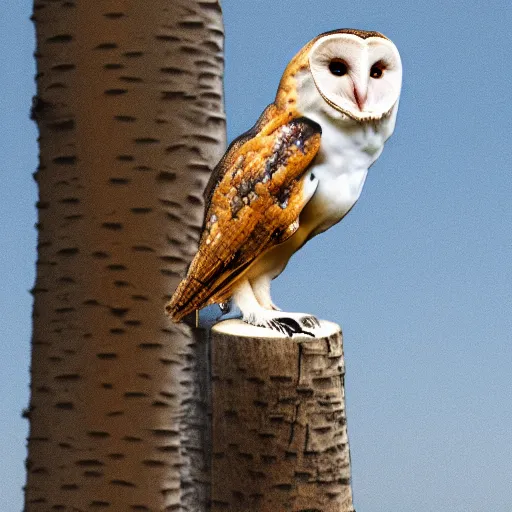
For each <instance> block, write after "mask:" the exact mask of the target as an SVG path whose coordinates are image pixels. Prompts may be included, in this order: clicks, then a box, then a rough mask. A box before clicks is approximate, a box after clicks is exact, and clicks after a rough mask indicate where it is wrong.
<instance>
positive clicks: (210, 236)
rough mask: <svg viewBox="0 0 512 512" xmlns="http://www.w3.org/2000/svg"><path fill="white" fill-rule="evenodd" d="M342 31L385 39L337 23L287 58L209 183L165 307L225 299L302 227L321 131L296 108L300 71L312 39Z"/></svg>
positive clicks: (174, 312) (181, 308)
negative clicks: (270, 97) (197, 227)
mask: <svg viewBox="0 0 512 512" xmlns="http://www.w3.org/2000/svg"><path fill="white" fill-rule="evenodd" d="M337 33H339V34H343V33H345V34H353V35H355V36H358V37H360V38H362V39H367V38H369V37H382V38H384V39H387V38H386V37H385V36H384V35H382V34H380V33H379V32H373V31H364V30H356V29H340V30H334V31H331V32H326V33H324V34H320V35H319V36H318V37H316V38H315V39H313V40H312V41H310V42H309V43H308V44H307V45H305V46H304V47H303V48H302V49H301V50H300V51H299V52H298V53H297V54H296V55H295V57H294V58H293V59H292V60H291V61H290V63H289V64H288V66H287V67H286V69H285V71H284V73H283V76H282V78H281V81H280V83H279V88H278V91H277V94H276V98H275V100H274V103H272V104H270V105H269V106H268V107H267V108H266V109H265V110H264V112H263V113H262V115H261V116H260V118H259V119H258V121H257V122H256V124H255V125H254V126H253V127H252V128H251V129H250V130H249V131H247V132H246V133H244V134H242V135H241V136H240V137H238V138H237V139H235V140H234V141H233V142H232V143H231V145H230V146H229V148H228V150H227V152H226V154H225V155H224V156H223V158H222V159H221V161H220V162H219V163H218V165H217V167H216V168H215V169H214V171H213V173H212V176H211V178H210V181H209V183H208V185H207V186H206V189H205V192H204V197H205V203H206V204H205V212H206V213H205V217H204V222H203V233H202V236H201V241H200V245H199V250H198V253H197V255H196V257H195V258H194V260H193V261H192V264H191V265H190V268H189V271H188V274H187V276H186V278H185V279H184V280H183V281H182V282H181V283H180V285H179V287H178V288H177V290H176V292H175V293H174V295H173V297H172V299H171V301H170V302H169V304H168V305H167V307H166V310H167V312H168V313H169V314H170V316H171V317H172V319H173V320H174V321H180V320H181V319H182V318H183V317H184V316H185V315H187V314H188V313H190V312H192V311H194V310H196V309H200V308H201V307H203V306H205V305H207V304H209V303H213V302H222V301H224V300H226V299H228V298H229V296H230V295H231V292H232V290H233V286H234V285H235V284H236V281H237V280H238V279H239V278H240V277H241V276H242V275H243V274H244V272H245V271H246V270H247V269H248V267H249V266H250V264H251V263H252V262H253V261H254V260H255V259H256V258H257V257H258V256H259V255H261V254H262V252H264V251H265V250H267V249H269V248H271V247H273V246H274V245H276V244H278V243H280V242H283V241H284V240H286V239H287V238H289V237H290V236H291V235H292V234H293V233H294V232H295V231H296V230H297V228H298V217H299V214H300V212H301V210H302V209H303V208H304V206H305V204H306V202H307V201H305V200H304V199H303V194H302V187H303V183H302V181H301V178H302V176H303V175H304V173H305V171H306V170H307V168H308V166H309V164H310V163H311V161H312V160H313V158H314V156H315V155H316V153H317V151H318V149H319V146H320V132H321V129H320V126H319V125H317V124H316V123H314V122H312V121H310V120H308V119H306V118H303V117H301V116H302V113H301V112H300V111H299V110H298V109H297V100H298V97H297V76H298V75H299V74H300V73H301V72H303V71H306V70H307V69H308V68H309V59H308V54H309V51H310V49H311V47H312V46H313V45H314V44H315V42H316V41H317V40H318V39H319V38H321V37H323V36H326V35H331V34H337ZM287 130H291V132H290V133H288V134H286V136H283V135H284V132H286V131H287ZM297 142H299V146H300V147H299V146H298V145H297ZM301 144H302V146H301ZM270 162H273V163H272V164H270ZM269 165H270V166H271V167H272V171H271V172H270V171H269Z"/></svg>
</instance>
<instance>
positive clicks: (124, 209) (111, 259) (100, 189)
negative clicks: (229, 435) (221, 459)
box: [26, 0, 225, 512]
mask: <svg viewBox="0 0 512 512" xmlns="http://www.w3.org/2000/svg"><path fill="white" fill-rule="evenodd" d="M34 20H35V24H36V30H37V53H36V56H37V62H38V74H37V85H38V97H37V98H36V99H35V102H34V108H33V115H34V118H35V120H36V121H37V123H38V126H39V131H40V167H39V169H38V172H37V173H36V174H35V177H36V180H37V182H38V184H39V202H38V208H39V223H38V230H39V240H38V242H39V243H38V261H37V278H36V284H35V287H34V290H33V293H34V333H33V350H32V365H31V377H32V382H31V401H30V408H29V413H28V414H29V417H30V435H29V440H28V441H29V442H28V450H29V453H28V460H27V486H26V510H27V511H28V512H33V511H45V512H46V511H50V510H82V511H84V510H113V511H114V510H115V511H129V510H139V511H153V510H155V511H156V510H173V511H174V510H194V511H200V510H205V502H206V501H207V499H208V498H207V489H208V478H209V473H208V467H207V465H206V462H205V458H204V446H203V442H202V439H203V436H204V434H205V431H206V424H207V423H206V407H205V404H204V403H203V400H204V394H203V395H201V393H200V385H201V381H200V377H201V376H202V375H204V374H205V372H204V370H203V369H200V368H199V365H200V364H202V360H204V359H202V358H203V356H201V355H199V359H198V354H199V353H200V352H203V353H204V350H205V347H204V346H198V345H197V343H196V342H195V341H194V340H192V339H191V337H190V333H189V330H188V329H187V328H185V327H184V326H181V325H178V326H174V325H170V323H169V321H168V320H167V319H166V317H165V316H164V314H163V311H164V310H163V308H164V303H165V301H166V299H167V298H168V297H169V295H170V293H171V292H172V291H173V290H174V288H175V287H176V285H177V283H178V280H179V279H180V276H181V275H182V273H183V271H184V269H185V267H186V265H187V263H188V261H189V260H190V259H191V257H192V255H193V254H194V252H195V250H196V246H197V241H198V236H199V231H200V226H201V223H202V212H203V200H202V191H203V188H204V186H205V183H206V181H207V180H208V177H209V174H210V171H211V169H212V166H213V165H214V164H215V163H216V162H217V161H218V159H219V157H220V156H221V153H222V151H223V149H224V146H225V120H224V113H223V103H222V72H223V57H222V45H223V28H222V19H221V10H220V6H219V3H218V1H216V0H202V1H194V0H172V1H171V0H153V1H151V2H142V1H140V0H123V1H121V0H98V1H95V2H85V1H80V2H76V3H75V2H74V1H66V0H36V2H35V5H34Z"/></svg>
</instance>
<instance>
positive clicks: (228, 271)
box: [167, 112, 321, 321]
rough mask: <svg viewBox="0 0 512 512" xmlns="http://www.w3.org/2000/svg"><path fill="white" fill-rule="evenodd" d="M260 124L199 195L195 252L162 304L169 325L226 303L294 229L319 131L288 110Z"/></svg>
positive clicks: (232, 151) (235, 147)
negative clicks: (202, 203) (202, 198)
mask: <svg viewBox="0 0 512 512" xmlns="http://www.w3.org/2000/svg"><path fill="white" fill-rule="evenodd" d="M290 114H291V115H290ZM264 116H265V113H264ZM289 117H292V119H291V120H290V121H288V122H286V119H285V118H289ZM260 121H261V122H260V124H259V126H258V125H256V127H259V130H258V133H257V135H255V136H253V137H252V138H249V139H248V140H246V141H245V142H242V143H241V144H240V143H239V142H238V143H234V144H232V145H231V147H230V149H229V150H228V152H227V153H226V155H225V156H224V158H223V159H222V160H221V162H220V163H219V166H218V168H217V169H216V174H217V176H218V177H220V176H222V178H221V179H220V181H219V182H218V184H217V185H216V186H215V188H213V189H212V190H207V191H206V194H207V199H208V194H209V196H210V197H209V205H208V208H207V212H206V215H205V222H204V226H203V233H202V236H201V241H200V244H199V250H198V253H197V255H196V257H195V258H194V260H193V261H192V264H191V265H190V268H189V271H188V274H187V277H186V278H185V279H184V280H183V281H182V282H181V283H180V285H179V287H178V288H177V290H176V292H175V293H174V295H173V297H172V299H171V301H170V303H169V304H168V306H167V312H168V313H169V314H170V315H171V317H172V319H173V320H174V321H179V320H181V319H182V318H183V317H184V316H185V315H187V314H188V313H190V312H192V311H194V310H196V309H199V308H201V307H203V306H205V305H206V304H208V303H212V302H222V301H223V300H226V299H227V298H228V297H229V296H230V294H231V289H232V287H233V284H234V283H235V282H236V280H237V279H238V278H239V277H240V276H241V275H242V274H243V273H244V271H245V270H246V269H247V268H248V266H249V265H250V263H251V262H252V261H253V260H254V259H255V258H256V257H257V256H259V255H260V254H261V253H262V252H263V251H265V250H267V249H269V248H270V247H273V246H274V245H276V244H279V243H281V242H283V241H284V240H286V239H287V238H289V237H290V236H291V235H292V234H293V233H295V231H296V230H297V228H298V225H299V224H298V217H299V214H300V212H301V210H302V208H303V207H304V205H305V203H306V201H305V200H304V195H303V193H302V189H303V185H304V183H303V179H302V178H303V175H304V173H305V171H306V170H307V168H308V166H309V164H310V163H311V161H312V160H313V158H314V156H315V155H316V153H317V151H318V149H319V147H320V132H321V129H320V126H319V125H318V124H316V123H314V122H312V121H310V120H308V119H306V118H293V114H292V113H291V112H286V113H283V114H281V115H278V116H275V117H271V118H270V119H268V118H267V117H263V119H261V118H260ZM256 129H257V128H256Z"/></svg>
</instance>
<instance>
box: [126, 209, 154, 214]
mask: <svg viewBox="0 0 512 512" xmlns="http://www.w3.org/2000/svg"><path fill="white" fill-rule="evenodd" d="M130 211H131V212H132V213H135V214H136V215H140V214H144V213H151V212H152V211H153V208H143V207H140V208H130Z"/></svg>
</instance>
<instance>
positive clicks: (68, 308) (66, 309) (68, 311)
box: [54, 307, 76, 314]
mask: <svg viewBox="0 0 512 512" xmlns="http://www.w3.org/2000/svg"><path fill="white" fill-rule="evenodd" d="M54 311H55V313H59V314H62V313H73V312H74V311H76V310H75V308H72V307H66V308H56V309H55V310H54Z"/></svg>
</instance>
